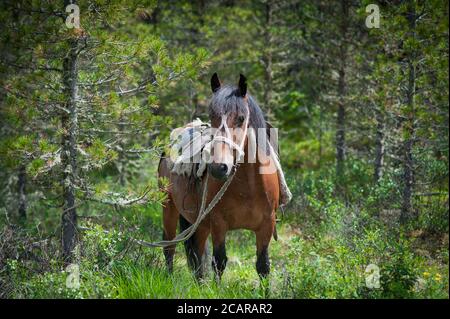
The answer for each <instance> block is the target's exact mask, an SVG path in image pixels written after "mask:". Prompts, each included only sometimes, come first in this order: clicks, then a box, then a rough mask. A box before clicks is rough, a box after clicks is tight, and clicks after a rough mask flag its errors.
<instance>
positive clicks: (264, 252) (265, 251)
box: [255, 220, 275, 278]
mask: <svg viewBox="0 0 450 319" xmlns="http://www.w3.org/2000/svg"><path fill="white" fill-rule="evenodd" d="M274 222H275V221H274V220H270V221H267V222H264V223H263V225H262V226H261V227H260V229H259V230H258V231H256V232H255V234H256V271H257V272H258V275H259V276H260V277H261V278H265V277H267V275H269V272H270V260H269V243H270V239H271V238H272V233H273V229H274Z"/></svg>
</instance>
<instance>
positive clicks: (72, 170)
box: [61, 1, 78, 263]
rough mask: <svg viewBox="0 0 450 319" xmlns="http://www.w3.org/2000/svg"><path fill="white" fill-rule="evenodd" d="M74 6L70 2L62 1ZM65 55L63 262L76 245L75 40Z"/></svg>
mask: <svg viewBox="0 0 450 319" xmlns="http://www.w3.org/2000/svg"><path fill="white" fill-rule="evenodd" d="M67 2H71V3H74V1H66V5H67ZM68 45H69V52H68V53H67V55H66V57H65V58H64V61H63V68H64V69H63V72H64V73H63V83H64V94H65V98H66V103H65V110H63V111H62V115H61V126H62V130H63V134H62V142H61V147H62V152H61V161H62V169H63V200H64V205H63V209H64V210H63V213H62V225H61V231H62V234H61V238H62V252H63V258H64V261H65V262H66V263H70V262H71V261H72V259H73V250H74V248H75V246H76V243H77V239H78V238H77V237H78V235H77V212H76V208H75V199H76V197H75V184H76V174H77V145H76V140H77V131H78V119H77V98H78V83H77V82H78V68H77V63H78V39H77V38H75V37H72V38H71V39H69V40H68Z"/></svg>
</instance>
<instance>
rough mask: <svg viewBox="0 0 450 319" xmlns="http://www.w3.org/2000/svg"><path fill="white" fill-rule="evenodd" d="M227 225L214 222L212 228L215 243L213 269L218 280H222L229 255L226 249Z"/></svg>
mask: <svg viewBox="0 0 450 319" xmlns="http://www.w3.org/2000/svg"><path fill="white" fill-rule="evenodd" d="M226 231H227V228H226V225H225V224H224V223H220V222H218V221H216V220H215V221H214V222H213V223H212V227H211V237H212V242H213V258H212V267H213V269H214V272H215V274H216V279H218V280H220V278H221V277H222V274H223V271H224V270H225V267H226V265H227V260H228V259H227V253H226V249H225V235H226Z"/></svg>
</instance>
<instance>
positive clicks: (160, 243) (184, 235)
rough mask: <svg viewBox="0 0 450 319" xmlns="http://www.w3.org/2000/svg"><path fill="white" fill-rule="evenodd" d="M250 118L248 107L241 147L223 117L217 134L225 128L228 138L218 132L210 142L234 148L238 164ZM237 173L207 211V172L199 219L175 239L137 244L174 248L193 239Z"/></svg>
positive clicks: (227, 181)
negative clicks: (236, 152) (234, 139)
mask: <svg viewBox="0 0 450 319" xmlns="http://www.w3.org/2000/svg"><path fill="white" fill-rule="evenodd" d="M249 117H250V110H249V109H248V106H247V116H246V120H245V123H244V124H245V126H244V127H245V129H244V132H243V133H244V134H243V138H242V140H241V143H240V144H239V145H238V144H236V143H234V141H233V140H232V138H231V134H230V131H229V129H228V126H227V124H226V117H222V123H221V125H220V127H219V129H218V130H217V132H220V130H221V128H222V127H224V128H225V133H226V135H227V136H218V135H217V132H216V134H215V135H214V137H213V139H212V141H211V142H210V143H211V145H212V144H214V143H217V142H223V143H227V144H228V145H229V146H230V147H231V148H234V149H236V150H237V151H238V156H237V157H238V158H237V160H236V162H238V161H239V160H240V158H241V156H243V154H244V151H243V149H244V143H245V136H246V135H247V130H248V121H249ZM236 171H237V170H236V169H234V170H233V172H232V174H231V175H230V176H229V177H228V179H227V180H226V181H225V183H224V184H223V185H222V187H221V188H220V190H219V191H218V192H217V194H216V195H215V196H214V198H213V199H212V200H211V202H210V203H209V205H208V207H207V208H206V209H205V205H206V197H207V194H208V180H209V174H208V172H206V180H205V185H204V186H203V193H202V205H201V207H200V211H199V213H198V216H197V219H196V220H195V222H194V223H193V224H192V225H191V226H189V227H188V228H186V229H185V230H183V231H182V232H181V233H179V234H178V235H177V236H176V237H175V238H174V239H172V240H161V241H157V242H153V243H149V242H145V241H137V242H138V243H139V244H141V245H143V246H147V247H168V246H172V245H175V244H178V243H180V242H183V241H186V240H188V239H189V238H191V237H192V235H194V234H195V231H196V230H197V228H198V226H199V225H200V223H201V222H202V221H203V220H204V219H205V218H206V216H207V215H208V214H209V213H210V212H211V210H212V209H213V208H214V207H215V206H216V205H217V203H218V202H219V201H220V199H221V198H222V197H223V195H224V194H225V192H226V191H227V189H228V186H230V184H231V182H232V181H233V177H234V175H235V174H236Z"/></svg>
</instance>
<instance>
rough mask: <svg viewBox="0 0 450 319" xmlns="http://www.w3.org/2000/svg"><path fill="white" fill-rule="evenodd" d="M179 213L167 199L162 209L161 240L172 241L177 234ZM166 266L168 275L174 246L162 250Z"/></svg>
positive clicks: (170, 200) (170, 269)
mask: <svg viewBox="0 0 450 319" xmlns="http://www.w3.org/2000/svg"><path fill="white" fill-rule="evenodd" d="M178 218H179V213H178V211H177V209H176V208H175V205H174V204H173V202H172V199H171V198H170V197H169V198H168V199H167V202H166V203H165V205H164V208H163V227H164V231H163V240H172V239H174V238H175V236H176V234H177V224H178ZM163 251H164V257H165V258H166V266H167V270H168V271H169V273H172V271H173V255H174V254H175V245H172V246H167V247H164V248H163Z"/></svg>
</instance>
